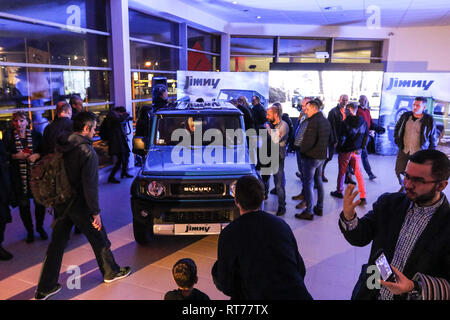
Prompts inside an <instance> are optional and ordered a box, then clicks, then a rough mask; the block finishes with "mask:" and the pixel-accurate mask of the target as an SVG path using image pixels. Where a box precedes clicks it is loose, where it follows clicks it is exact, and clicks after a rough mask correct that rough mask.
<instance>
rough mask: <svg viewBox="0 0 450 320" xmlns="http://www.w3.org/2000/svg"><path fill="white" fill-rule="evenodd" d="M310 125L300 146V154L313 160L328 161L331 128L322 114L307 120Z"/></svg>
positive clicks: (318, 113) (319, 113)
mask: <svg viewBox="0 0 450 320" xmlns="http://www.w3.org/2000/svg"><path fill="white" fill-rule="evenodd" d="M305 121H307V122H308V125H307V127H306V129H305V133H304V134H303V140H302V142H301V144H300V153H301V155H302V156H303V157H304V156H306V157H309V158H312V159H326V158H327V150H328V144H329V142H330V135H331V134H332V133H331V126H330V122H329V121H328V120H327V118H325V117H324V116H323V114H322V112H320V111H319V112H317V113H316V114H314V115H312V116H311V117H310V118H308V119H306V120H305Z"/></svg>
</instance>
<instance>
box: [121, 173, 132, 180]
mask: <svg viewBox="0 0 450 320" xmlns="http://www.w3.org/2000/svg"><path fill="white" fill-rule="evenodd" d="M120 177H121V178H122V179H123V178H133V177H134V176H132V175H131V174H129V173H125V174H121V175H120Z"/></svg>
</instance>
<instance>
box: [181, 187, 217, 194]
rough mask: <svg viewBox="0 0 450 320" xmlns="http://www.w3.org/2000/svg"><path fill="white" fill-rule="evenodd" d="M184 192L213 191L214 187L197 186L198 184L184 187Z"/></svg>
mask: <svg viewBox="0 0 450 320" xmlns="http://www.w3.org/2000/svg"><path fill="white" fill-rule="evenodd" d="M183 191H184V192H201V193H203V192H211V191H212V188H211V187H196V186H190V187H184V188H183Z"/></svg>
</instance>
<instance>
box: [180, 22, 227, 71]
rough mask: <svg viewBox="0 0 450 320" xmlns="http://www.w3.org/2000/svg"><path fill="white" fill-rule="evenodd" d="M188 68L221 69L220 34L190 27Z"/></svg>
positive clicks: (195, 69) (188, 32)
mask: <svg viewBox="0 0 450 320" xmlns="http://www.w3.org/2000/svg"><path fill="white" fill-rule="evenodd" d="M187 30H188V31H187V34H188V39H187V40H188V49H187V50H188V70H190V71H219V70H220V36H218V35H214V34H211V33H207V32H204V31H200V30H197V29H193V28H190V27H188V29H187Z"/></svg>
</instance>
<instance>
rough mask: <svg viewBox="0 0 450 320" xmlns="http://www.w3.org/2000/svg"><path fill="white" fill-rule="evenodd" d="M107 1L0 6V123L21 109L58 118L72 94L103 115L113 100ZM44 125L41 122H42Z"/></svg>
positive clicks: (36, 121) (38, 120) (37, 118)
mask: <svg viewBox="0 0 450 320" xmlns="http://www.w3.org/2000/svg"><path fill="white" fill-rule="evenodd" d="M107 12H109V7H108V2H107V1H90V0H89V1H87V0H84V1H80V0H75V1H70V2H69V1H62V0H53V1H50V2H46V3H45V4H44V3H42V2H40V3H38V2H37V1H26V0H25V1H15V2H14V1H12V2H9V3H7V4H6V3H5V4H3V5H2V7H1V8H0V25H1V26H2V28H1V29H0V122H2V123H3V124H5V123H7V122H8V121H9V120H10V119H11V115H12V113H13V112H14V111H15V110H17V109H20V110H28V111H30V117H31V118H32V120H33V124H34V125H36V128H37V129H39V128H38V124H39V123H43V122H46V121H51V120H53V119H54V116H55V114H54V108H55V105H56V103H57V102H58V101H59V100H63V99H66V100H67V101H68V100H69V98H70V96H71V95H73V94H78V95H80V97H81V98H82V99H83V103H84V106H85V107H86V109H87V110H89V111H93V112H95V113H98V114H101V113H105V112H106V111H107V110H108V109H109V108H108V106H109V104H110V101H111V100H112V99H111V90H110V83H111V81H110V77H111V70H112V69H111V68H110V61H109V53H108V51H109V50H110V34H109V33H108V31H109V29H110V28H109V25H108V16H109V15H108V14H105V13H107ZM42 129H43V127H42Z"/></svg>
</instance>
